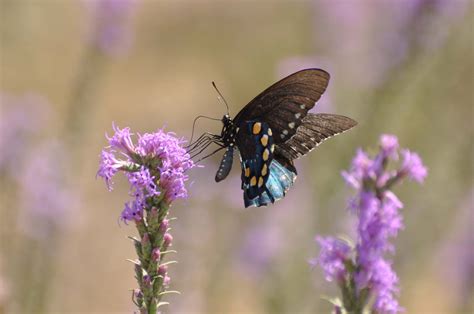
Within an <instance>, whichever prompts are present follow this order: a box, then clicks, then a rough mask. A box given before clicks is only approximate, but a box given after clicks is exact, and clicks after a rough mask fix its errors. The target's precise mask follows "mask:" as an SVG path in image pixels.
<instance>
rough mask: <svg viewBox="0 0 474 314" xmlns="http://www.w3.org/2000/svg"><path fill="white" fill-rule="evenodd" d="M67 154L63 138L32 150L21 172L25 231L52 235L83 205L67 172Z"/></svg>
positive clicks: (22, 213) (36, 234)
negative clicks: (62, 143)
mask: <svg viewBox="0 0 474 314" xmlns="http://www.w3.org/2000/svg"><path fill="white" fill-rule="evenodd" d="M66 157H67V156H66V153H65V151H64V150H63V147H62V146H61V144H60V143H59V142H55V141H48V142H45V143H42V144H41V145H40V146H39V147H37V148H36V149H34V150H32V151H30V152H29V159H28V160H27V161H26V164H25V165H24V166H23V168H22V169H21V170H20V171H19V172H18V177H17V179H18V183H19V188H20V194H21V195H22V197H21V198H20V199H19V203H20V205H22V208H23V211H22V212H21V216H20V226H21V227H22V228H23V231H24V232H25V233H27V234H29V235H32V236H34V237H38V238H49V237H50V234H49V233H50V232H54V230H56V228H63V227H64V226H66V225H67V223H68V222H69V218H70V216H71V213H72V212H73V211H74V210H75V209H76V208H77V207H78V206H79V205H78V200H79V198H78V195H77V193H76V192H75V190H74V189H73V188H72V187H71V186H69V185H68V183H67V181H66V180H67V178H66V177H65V176H64V174H65V173H67V165H68V163H67V158H66Z"/></svg>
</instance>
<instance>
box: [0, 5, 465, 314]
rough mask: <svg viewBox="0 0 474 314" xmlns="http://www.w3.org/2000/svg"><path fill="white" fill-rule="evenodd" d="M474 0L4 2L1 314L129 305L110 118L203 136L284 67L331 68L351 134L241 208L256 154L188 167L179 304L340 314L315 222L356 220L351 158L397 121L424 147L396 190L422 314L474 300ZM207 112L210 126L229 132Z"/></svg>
mask: <svg viewBox="0 0 474 314" xmlns="http://www.w3.org/2000/svg"><path fill="white" fill-rule="evenodd" d="M473 13H474V12H473V3H472V1H470V0H413V1H409V0H400V1H395V0H391V1H390V0H378V1H356V0H345V1H330V0H315V1H246V0H241V1H238V0H233V1H217V0H216V1H211V0H209V1H171V0H169V1H158V0H157V1H154V0H148V1H146V0H121V1H119V0H95V1H94V0H89V1H72V0H71V1H68V0H0V34H1V41H0V58H1V60H0V61H1V62H0V66H1V67H0V79H1V81H0V84H1V86H0V89H1V90H0V91H1V107H0V108H1V112H0V114H1V116H0V123H1V124H0V131H1V133H0V138H1V141H0V150H1V151H0V154H1V158H0V182H1V191H0V193H1V194H0V195H1V218H0V222H1V227H0V232H1V234H0V235H1V255H0V313H2V312H8V313H21V312H24V313H31V312H47V313H83V312H96V313H105V312H109V313H119V312H124V313H125V312H127V313H129V312H131V311H133V309H134V306H133V304H132V302H131V289H132V288H134V287H136V284H135V282H134V278H133V268H132V265H131V264H130V263H128V262H126V259H128V258H134V257H135V253H134V249H133V245H132V243H131V242H130V241H129V240H128V239H127V235H130V234H134V232H135V230H134V227H133V226H132V225H129V226H127V225H124V224H123V223H122V224H118V217H119V214H120V211H121V209H122V206H123V203H124V202H125V201H126V200H127V198H128V196H127V193H128V187H127V186H126V182H125V180H121V179H116V180H115V188H114V190H113V191H112V192H110V193H109V192H107V190H106V188H105V185H104V183H103V182H102V181H101V180H97V179H96V178H95V174H96V171H97V168H98V160H99V158H98V156H99V153H100V150H101V148H102V147H104V146H105V145H106V143H107V142H106V139H105V137H104V134H105V133H106V132H107V133H109V134H111V133H112V122H115V123H116V124H117V125H118V126H120V127H125V126H129V127H131V128H132V130H133V131H135V132H142V133H143V132H151V131H154V130H156V129H157V128H162V127H163V126H165V127H166V130H170V131H174V132H176V133H177V134H178V135H179V136H185V137H187V138H189V136H190V133H191V125H192V120H193V118H194V117H195V116H197V115H199V114H205V115H209V116H211V117H221V116H222V115H223V114H224V113H225V108H224V106H223V105H222V104H220V103H219V102H218V101H217V99H216V93H215V91H214V90H213V89H212V87H211V84H210V82H211V81H213V80H214V81H216V82H217V84H218V86H219V88H220V90H221V92H222V93H223V94H224V95H225V97H226V99H227V101H228V102H229V103H230V107H231V108H230V109H231V114H232V115H235V114H236V113H237V112H238V110H239V109H240V108H241V107H242V106H243V105H245V104H246V103H247V102H248V101H249V100H250V99H252V98H253V97H254V96H255V95H256V94H257V93H259V92H260V91H262V90H263V89H264V88H266V87H267V86H269V85H270V84H271V83H273V82H274V81H276V80H277V79H279V78H281V77H283V76H284V75H286V74H289V73H291V72H294V71H296V70H299V69H302V68H306V67H320V68H323V69H326V70H327V71H329V72H330V73H331V82H330V87H329V89H328V91H327V93H326V94H325V95H324V96H323V98H322V99H321V101H320V104H318V106H316V108H315V110H316V111H323V112H333V113H339V114H344V115H347V116H350V117H352V118H354V119H355V120H357V121H358V122H359V125H358V127H357V128H355V129H354V130H352V131H350V132H348V133H346V134H344V135H342V136H339V137H336V138H334V139H332V140H330V141H328V142H326V143H325V144H324V145H322V146H321V147H320V148H318V149H317V150H316V151H314V152H313V153H311V154H310V155H309V156H307V157H305V158H303V159H302V160H299V161H297V168H298V170H299V173H300V175H299V177H298V180H297V182H296V184H295V186H294V188H293V189H292V190H291V191H290V192H289V194H288V195H287V197H286V198H285V199H284V200H282V201H280V202H278V203H277V204H275V205H274V206H270V207H266V208H258V209H244V208H243V201H242V192H241V190H240V182H239V178H240V173H239V172H240V170H239V167H236V166H235V165H234V170H233V171H232V173H231V175H230V176H229V178H228V179H227V180H226V181H224V182H222V183H219V184H216V183H215V182H214V173H215V171H216V170H217V166H218V159H219V157H220V156H215V157H214V158H211V159H209V160H208V161H207V162H206V163H205V168H198V169H194V170H193V171H192V173H191V174H190V176H191V178H190V181H192V182H193V183H192V185H191V186H190V187H189V194H190V197H189V199H188V200H186V201H179V202H177V203H175V204H174V207H173V208H172V214H173V216H175V217H177V218H178V219H177V220H175V221H173V225H172V227H173V230H172V234H173V236H174V239H175V241H174V243H173V246H174V249H176V250H177V251H178V255H177V256H176V259H177V260H178V261H179V264H177V265H173V266H172V267H170V271H171V273H170V274H171V278H172V284H171V287H172V289H173V290H179V291H181V293H182V294H181V295H170V296H168V297H166V299H167V301H169V302H170V303H171V305H170V306H169V307H167V308H166V309H165V312H169V313H328V312H330V310H331V307H330V304H329V303H328V302H326V301H324V300H322V299H321V296H322V295H335V294H336V293H337V291H336V287H335V286H334V284H330V283H327V282H325V281H324V278H323V276H322V273H321V271H320V270H319V269H311V267H310V266H309V264H308V260H309V259H311V258H313V257H314V256H316V254H317V251H318V249H317V247H316V244H315V243H314V241H313V239H314V236H315V235H316V234H323V235H325V234H332V235H334V234H342V233H346V234H349V235H350V234H352V230H351V219H350V217H349V214H348V212H347V210H346V204H347V199H348V198H349V197H350V196H351V194H352V192H351V191H350V190H349V189H348V188H347V187H346V186H345V184H344V182H343V180H342V178H341V177H340V171H341V170H342V169H345V168H348V167H349V163H350V160H351V156H352V155H353V154H354V152H355V150H356V148H357V147H374V148H375V145H376V142H377V139H378V137H379V135H380V134H382V133H393V134H395V135H397V136H398V137H399V140H400V143H401V145H402V146H404V147H408V148H410V149H412V150H414V151H416V152H418V153H419V154H420V155H421V157H422V159H423V160H424V162H425V164H426V165H427V167H428V168H429V175H428V178H427V180H426V182H425V183H424V185H423V186H418V185H416V184H412V183H408V182H407V183H405V184H404V185H402V186H399V187H397V188H396V190H395V192H396V193H397V194H398V195H399V197H400V199H401V200H402V201H403V202H404V203H405V209H404V213H403V214H404V221H405V229H404V230H403V232H402V233H401V235H400V236H399V237H398V239H397V240H396V246H397V253H396V255H395V257H394V268H395V270H396V271H397V273H398V275H399V277H400V281H401V294H400V303H401V305H402V306H404V307H405V308H406V310H407V313H472V311H473V310H474V301H473V295H474V289H473V286H474V253H473V250H474V249H473V247H474V246H473V245H474V241H473V240H474V239H473V238H474V236H473V231H472V226H473V223H474V219H473V198H472V193H473V191H474V187H473V177H472V174H473V168H472V160H473V126H472V121H473V111H472V110H473V98H474V94H473V89H472V88H473V86H474V82H473V78H474V75H473V63H474V51H473V38H474V37H473V24H472V23H473V17H474V15H473ZM220 128H221V125H220V123H218V122H215V121H206V120H200V122H199V123H198V131H199V132H203V131H211V132H215V133H219V132H220Z"/></svg>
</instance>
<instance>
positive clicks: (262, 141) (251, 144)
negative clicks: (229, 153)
mask: <svg viewBox="0 0 474 314" xmlns="http://www.w3.org/2000/svg"><path fill="white" fill-rule="evenodd" d="M236 141H237V147H238V148H239V151H240V156H241V159H242V160H241V165H242V189H243V190H244V194H246V196H247V197H248V198H249V199H253V198H255V197H257V196H258V195H260V194H262V193H263V192H264V191H265V189H266V187H265V184H266V182H267V180H268V177H269V174H270V164H271V162H272V160H273V151H274V149H275V146H274V144H273V136H272V130H271V129H270V128H269V127H268V124H267V123H265V122H259V121H246V122H244V123H242V124H241V126H240V127H239V131H238V133H237V139H236Z"/></svg>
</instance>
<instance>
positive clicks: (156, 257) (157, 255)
mask: <svg viewBox="0 0 474 314" xmlns="http://www.w3.org/2000/svg"><path fill="white" fill-rule="evenodd" d="M160 256H161V252H160V249H159V248H155V249H153V252H152V253H151V258H152V259H153V261H154V262H157V261H159V260H160Z"/></svg>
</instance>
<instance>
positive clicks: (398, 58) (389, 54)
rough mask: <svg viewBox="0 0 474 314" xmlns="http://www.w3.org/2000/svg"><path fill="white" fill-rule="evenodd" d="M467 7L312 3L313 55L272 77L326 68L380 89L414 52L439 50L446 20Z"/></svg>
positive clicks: (426, 2)
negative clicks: (329, 66)
mask: <svg viewBox="0 0 474 314" xmlns="http://www.w3.org/2000/svg"><path fill="white" fill-rule="evenodd" d="M468 2H469V1H467V0H456V1H449V0H411V1H408V0H406V1H405V0H403V1H375V2H374V1H372V2H359V1H327V0H323V1H321V0H317V1H313V2H312V4H313V20H314V27H313V36H312V37H313V38H312V41H313V47H314V48H315V51H317V54H315V55H307V56H290V57H288V58H286V59H283V60H282V61H281V62H280V65H279V73H278V74H281V73H286V72H287V71H286V69H291V72H294V71H297V70H301V69H303V68H310V67H320V68H325V66H326V65H327V63H329V64H334V65H336V67H337V68H334V69H332V70H331V71H330V73H332V74H334V73H337V72H338V69H344V75H345V76H346V77H347V79H348V81H349V82H351V84H354V83H355V84H358V85H359V86H362V87H374V86H375V87H377V86H380V85H381V84H383V83H384V82H385V80H386V79H387V78H388V77H389V76H390V75H391V73H392V71H393V70H394V69H396V68H397V67H398V66H399V65H401V64H402V63H403V62H404V61H405V60H407V59H408V57H409V56H410V55H412V54H413V53H414V51H415V50H416V48H419V46H425V48H426V50H432V49H434V48H436V47H438V46H440V45H441V44H442V43H443V42H444V41H445V39H446V38H447V35H448V33H449V28H448V27H446V26H447V25H450V24H451V23H449V21H450V20H453V19H455V18H459V17H460V16H462V15H463V14H464V13H465V12H466V8H467V4H468ZM321 25H323V26H325V27H321ZM328 32H330V34H331V35H330V36H328V34H327V33H328ZM422 48H423V47H422ZM325 59H327V60H326V62H324V61H322V60H325ZM282 70H283V71H282ZM322 101H324V98H323V99H322ZM321 107H323V106H321Z"/></svg>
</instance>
